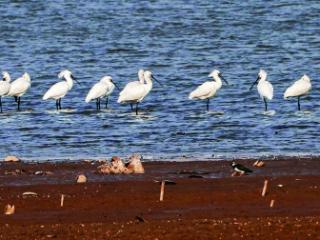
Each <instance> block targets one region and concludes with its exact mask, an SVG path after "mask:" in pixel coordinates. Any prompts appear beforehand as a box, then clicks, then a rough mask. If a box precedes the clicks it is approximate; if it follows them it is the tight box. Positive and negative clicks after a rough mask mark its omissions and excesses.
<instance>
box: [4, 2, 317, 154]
mask: <svg viewBox="0 0 320 240" xmlns="http://www.w3.org/2000/svg"><path fill="white" fill-rule="evenodd" d="M319 12H320V3H319V2H318V1H300V0H299V1H298V0H290V1H289V0H286V1H278V0H277V1H276V0H273V1H262V0H254V1H253V0H252V1H234V3H232V2H230V1H209V0H207V1H206V0H195V1H179V0H161V1H140V0H139V1H138V0H136V1H118V0H114V1H92V2H91V1H85V0H70V1H62V0H59V1H30V0H28V1H27V0H25V1H23V0H20V1H13V0H11V1H8V0H3V1H1V3H0V17H1V24H0V32H1V37H0V53H1V54H0V69H1V70H7V71H9V72H10V73H11V75H12V77H13V78H17V77H18V76H20V75H21V74H22V73H23V72H24V71H28V72H29V73H30V75H31V78H32V87H31V89H30V91H28V93H27V94H26V95H25V96H23V98H22V101H23V102H22V109H23V111H21V112H16V110H15V108H16V105H15V103H14V101H13V99H11V98H4V100H3V101H4V111H5V113H4V114H2V115H0V124H1V131H0V139H1V148H0V157H3V156H5V155H7V154H17V155H19V156H20V157H22V158H24V159H79V158H87V157H89V158H99V157H107V156H111V155H116V154H119V155H121V156H125V155H127V154H130V153H132V152H140V153H143V154H145V155H146V156H148V157H150V158H158V157H163V158H174V157H179V156H185V157H193V156H197V157H199V158H207V157H212V156H214V157H235V156H252V155H254V156H261V155H295V154H319V152H320V142H319V141H318V139H317V138H318V136H319V130H320V125H319V123H320V101H319V100H320V99H319V97H320V94H319V84H318V83H317V82H318V79H319V75H320V72H319V70H320V65H319V62H320V37H319V36H320V28H319ZM64 68H68V69H70V70H72V72H73V74H74V75H75V76H76V77H78V79H79V81H81V83H82V84H81V85H77V84H75V86H74V88H73V89H72V91H71V92H69V94H68V95H67V96H66V97H65V98H64V99H63V101H62V107H63V108H65V109H66V110H64V111H61V112H57V111H55V103H54V101H42V100H41V97H42V95H43V94H44V93H45V91H46V90H47V89H48V88H49V86H50V85H52V84H53V83H55V82H56V81H57V80H58V79H57V74H58V72H59V71H60V70H62V69H64ZM139 68H146V69H150V70H152V72H153V73H154V75H155V76H156V77H157V78H158V79H159V80H160V81H161V82H162V83H163V84H164V86H163V87H160V86H159V85H157V84H156V83H155V84H154V89H153V90H152V92H151V93H150V95H149V96H148V97H147V98H146V99H145V101H144V102H143V103H142V104H141V114H140V115H139V116H135V115H134V113H132V112H131V111H130V107H129V106H120V105H118V104H117V103H116V100H117V95H118V92H117V91H115V92H114V94H113V95H112V97H111V99H110V105H109V106H110V109H109V110H104V111H101V112H99V113H96V111H95V103H91V104H86V103H85V102H84V98H85V95H86V94H87V91H88V89H89V88H90V87H91V86H92V84H94V83H95V82H96V81H98V80H99V79H100V78H101V77H102V76H104V75H111V76H112V77H113V79H114V81H115V82H117V83H118V84H119V85H120V86H121V87H123V86H124V85H125V84H126V83H127V82H128V81H129V80H135V79H137V71H138V69H139ZM213 68H217V69H219V70H220V71H221V72H222V73H223V75H224V76H225V78H226V79H227V80H228V81H229V83H231V84H230V85H229V86H225V85H224V86H223V87H222V88H221V90H220V91H219V93H218V95H217V97H216V98H215V99H213V100H212V101H211V104H212V105H211V111H210V112H208V113H207V112H205V103H204V102H201V101H190V100H188V98H187V96H188V93H189V92H190V91H191V90H193V89H194V88H195V87H196V86H197V85H198V84H200V83H202V82H203V81H204V80H206V76H207V75H208V73H209V72H210V71H211V70H212V69H213ZM260 68H264V69H265V70H266V71H267V72H268V79H269V80H270V81H271V82H272V84H273V85H274V89H275V99H274V100H273V101H272V102H271V103H270V105H269V107H270V110H271V111H270V112H268V113H264V112H263V108H264V106H263V102H262V101H261V99H259V96H258V94H257V91H256V89H254V90H253V91H251V92H249V91H248V89H249V86H250V84H251V83H252V82H253V81H254V80H255V79H256V77H257V73H258V71H259V69H260ZM304 73H306V74H308V75H309V76H310V77H311V79H312V80H313V81H312V83H313V89H312V92H311V94H310V96H308V97H305V98H303V100H302V109H303V111H301V112H297V103H296V100H291V101H284V100H283V99H282V95H283V92H284V90H285V89H286V87H288V86H289V85H290V84H291V83H292V82H293V81H294V80H296V79H298V78H300V77H301V76H302V75H303V74H304Z"/></svg>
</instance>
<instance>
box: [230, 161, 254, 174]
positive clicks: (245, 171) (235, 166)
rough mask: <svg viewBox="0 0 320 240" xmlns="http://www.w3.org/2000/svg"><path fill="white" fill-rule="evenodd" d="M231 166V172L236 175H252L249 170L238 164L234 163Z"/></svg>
mask: <svg viewBox="0 0 320 240" xmlns="http://www.w3.org/2000/svg"><path fill="white" fill-rule="evenodd" d="M231 166H232V168H233V170H234V171H235V172H237V173H240V175H244V174H248V173H252V170H251V169H249V168H247V167H245V166H243V165H241V164H239V163H236V162H234V161H233V162H232V163H231Z"/></svg>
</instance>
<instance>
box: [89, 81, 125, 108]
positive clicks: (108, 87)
mask: <svg viewBox="0 0 320 240" xmlns="http://www.w3.org/2000/svg"><path fill="white" fill-rule="evenodd" d="M115 87H117V85H116V84H115V83H114V82H113V81H112V77H110V76H105V77H103V78H102V79H101V80H100V81H99V82H98V83H96V84H95V85H93V87H92V88H91V89H90V91H89V92H88V94H87V97H86V103H88V102H90V101H91V100H93V99H96V105H97V110H100V100H101V98H103V97H106V108H108V101H109V95H110V94H111V93H112V92H113V90H114V88H115ZM117 88H118V87H117ZM118 89H119V88H118Z"/></svg>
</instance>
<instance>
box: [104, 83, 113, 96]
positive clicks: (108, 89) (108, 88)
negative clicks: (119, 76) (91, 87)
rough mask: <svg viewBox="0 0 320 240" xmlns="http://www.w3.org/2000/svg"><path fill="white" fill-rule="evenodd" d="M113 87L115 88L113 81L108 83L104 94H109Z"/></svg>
mask: <svg viewBox="0 0 320 240" xmlns="http://www.w3.org/2000/svg"><path fill="white" fill-rule="evenodd" d="M114 88H115V86H114V84H113V83H110V84H108V87H107V92H106V94H105V96H109V95H110V94H111V93H112V92H113V90H114Z"/></svg>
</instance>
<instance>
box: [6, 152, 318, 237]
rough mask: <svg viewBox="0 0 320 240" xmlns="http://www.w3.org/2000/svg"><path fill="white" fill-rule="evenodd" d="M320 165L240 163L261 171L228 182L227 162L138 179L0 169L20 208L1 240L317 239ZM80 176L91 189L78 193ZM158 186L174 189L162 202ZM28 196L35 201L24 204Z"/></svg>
mask: <svg viewBox="0 0 320 240" xmlns="http://www.w3.org/2000/svg"><path fill="white" fill-rule="evenodd" d="M319 160H320V159H319V158H312V159H278V160H268V161H265V166H264V167H261V168H254V167H253V166H252V164H253V162H254V161H255V159H251V160H242V159H241V160H238V161H237V162H238V163H241V164H244V165H246V166H247V167H250V168H251V169H253V170H254V172H253V173H252V174H250V175H245V176H241V177H231V174H232V168H231V166H230V163H231V162H230V161H225V160H223V161H192V162H144V163H143V164H144V167H145V174H132V175H124V174H120V175H103V174H98V173H96V168H97V167H98V166H99V165H101V164H102V163H99V162H97V161H93V162H84V161H77V162H45V163H36V162H33V163H24V162H20V163H1V164H0V209H4V206H5V205H6V204H14V205H15V207H16V212H15V213H14V214H13V215H10V216H6V215H4V214H3V213H2V214H1V215H0V239H20V238H21V234H23V236H24V237H25V238H37V239H48V238H51V235H53V237H54V238H55V239H66V238H67V239H77V234H75V233H76V232H80V233H81V234H82V235H81V239H92V238H96V239H105V238H106V237H109V238H111V239H129V238H130V239H155V238H158V239H162V238H163V236H166V237H165V239H182V238H184V239H194V238H196V237H197V238H200V239H210V236H211V237H212V236H216V237H218V236H222V239H225V238H233V237H241V235H243V236H244V237H245V238H246V239H256V238H257V235H256V234H257V233H258V234H262V235H261V236H263V238H264V239H274V237H275V236H276V237H279V238H280V239H292V237H297V238H298V237H299V236H300V237H304V238H305V236H308V234H310V238H311V239H316V237H317V236H318V235H316V233H317V231H319V230H320V202H319V192H320V184H319V182H320V171H319V170H320V161H319ZM17 170H18V171H17ZM39 171H42V173H41V174H37V175H36V174H35V173H36V172H38V173H39ZM79 174H85V175H86V176H87V178H88V182H87V183H83V184H78V183H76V177H77V175H79ZM265 179H267V180H268V181H269V185H268V190H267V195H266V196H265V197H262V196H261V190H262V187H263V182H264V180H265ZM155 180H157V181H161V180H170V181H173V182H175V183H176V184H175V185H165V191H164V201H162V202H160V201H159V193H160V184H159V183H156V182H155ZM27 191H31V192H35V193H36V194H37V195H36V196H23V192H27ZM61 194H64V195H65V198H64V206H63V207H61V206H60V200H61ZM271 200H275V203H274V207H272V208H271V207H270V202H271ZM270 224H271V225H272V226H273V228H270ZM26 226H27V227H26ZM233 228H235V229H233ZM238 228H241V229H247V230H246V231H242V230H241V229H240V230H239V229H238ZM159 229H161V231H160V230H159ZM293 232H294V233H295V234H294V235H293ZM221 234H222V235H221ZM263 234H265V235H263ZM48 236H49V237H48ZM307 238H308V237H307Z"/></svg>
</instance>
